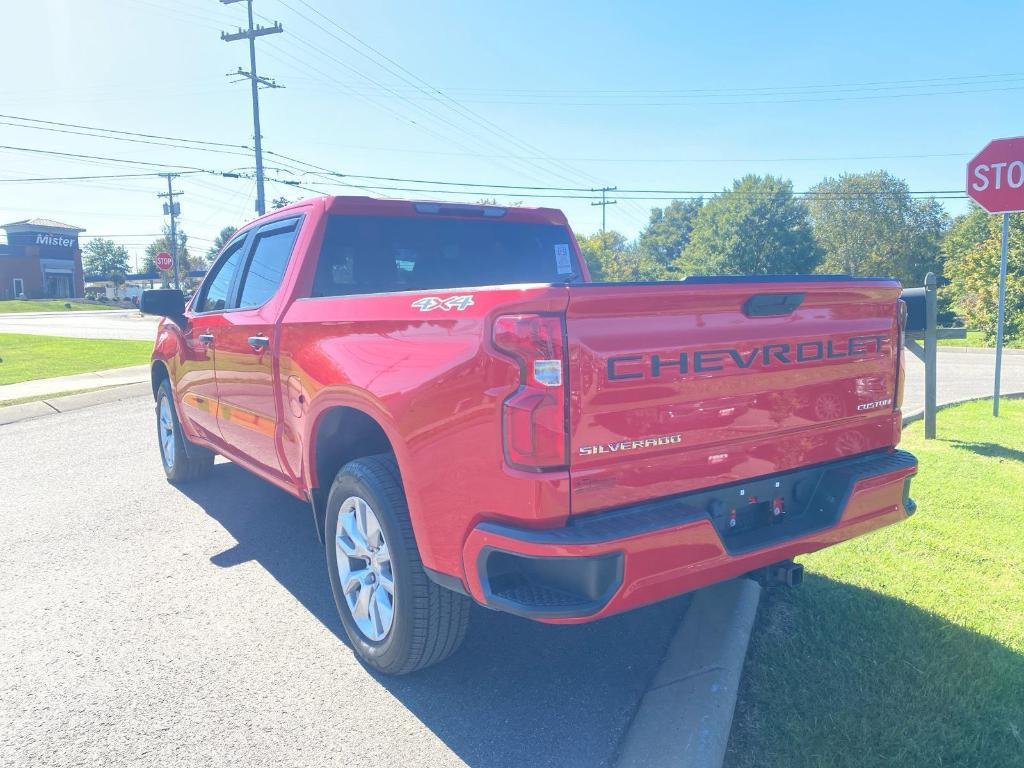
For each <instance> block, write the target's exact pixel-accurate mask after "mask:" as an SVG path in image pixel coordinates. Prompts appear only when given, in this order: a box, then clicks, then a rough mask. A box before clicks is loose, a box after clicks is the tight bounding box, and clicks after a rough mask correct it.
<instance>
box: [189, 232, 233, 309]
mask: <svg viewBox="0 0 1024 768" xmlns="http://www.w3.org/2000/svg"><path fill="white" fill-rule="evenodd" d="M245 241H246V237H245V235H242V236H241V237H240V238H238V241H237V242H235V243H233V244H232V245H231V246H229V247H228V249H227V250H226V251H225V252H224V255H223V256H222V257H221V259H220V261H218V262H217V264H216V265H215V266H214V268H213V271H212V272H210V274H209V275H207V277H206V282H204V283H203V287H202V293H200V294H199V299H198V300H197V301H196V303H195V306H194V311H195V312H222V311H223V310H225V309H228V308H229V303H230V300H231V296H230V293H231V285H232V284H233V283H234V280H235V273H236V272H237V271H238V267H239V265H240V264H241V263H242V255H243V249H242V246H243V245H245Z"/></svg>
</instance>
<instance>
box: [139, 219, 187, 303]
mask: <svg viewBox="0 0 1024 768" xmlns="http://www.w3.org/2000/svg"><path fill="white" fill-rule="evenodd" d="M163 229H164V234H163V237H160V238H158V239H156V240H154V241H153V242H152V243H150V244H149V245H147V246H146V258H145V259H144V260H143V262H142V271H143V272H145V273H147V274H154V273H157V272H159V273H160V279H161V281H162V284H163V286H164V288H166V287H167V286H168V285H170V284H171V283H172V282H173V275H174V272H173V268H172V269H167V270H161V269H157V268H156V255H157V254H158V253H160V251H167V252H168V253H174V251H172V250H171V229H170V227H168V226H166V225H165V226H164V228H163ZM177 241H178V276H179V278H180V280H181V284H182V285H183V286H188V285H190V282H189V278H188V273H189V271H190V270H191V269H192V256H191V254H190V253H189V250H188V235H187V234H185V232H184V231H183V230H181V229H178V231H177Z"/></svg>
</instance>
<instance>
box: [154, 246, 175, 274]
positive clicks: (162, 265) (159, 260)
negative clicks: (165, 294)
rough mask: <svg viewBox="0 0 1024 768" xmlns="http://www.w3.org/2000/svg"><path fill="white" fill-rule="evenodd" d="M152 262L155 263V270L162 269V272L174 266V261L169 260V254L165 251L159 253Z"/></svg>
mask: <svg viewBox="0 0 1024 768" xmlns="http://www.w3.org/2000/svg"><path fill="white" fill-rule="evenodd" d="M153 261H154V262H156V268H157V269H162V270H163V271H164V272H166V271H167V270H168V269H170V268H171V267H173V266H174V259H172V258H171V254H169V253H168V252H167V251H160V253H158V254H157V255H156V258H154V259H153Z"/></svg>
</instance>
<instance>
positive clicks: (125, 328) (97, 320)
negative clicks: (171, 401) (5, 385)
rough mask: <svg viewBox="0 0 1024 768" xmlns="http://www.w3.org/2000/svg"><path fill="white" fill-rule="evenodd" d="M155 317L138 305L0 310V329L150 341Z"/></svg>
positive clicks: (83, 337) (154, 332)
mask: <svg viewBox="0 0 1024 768" xmlns="http://www.w3.org/2000/svg"><path fill="white" fill-rule="evenodd" d="M157 319H158V318H155V317H152V316H146V315H141V314H139V311H138V310H137V309H125V310H120V309H106V310H102V309H101V310H96V311H94V312H31V313H23V314H18V313H10V314H0V333H30V334H33V335H36V336H71V337H73V338H77V339H141V340H143V341H153V340H154V339H155V338H156V324H157Z"/></svg>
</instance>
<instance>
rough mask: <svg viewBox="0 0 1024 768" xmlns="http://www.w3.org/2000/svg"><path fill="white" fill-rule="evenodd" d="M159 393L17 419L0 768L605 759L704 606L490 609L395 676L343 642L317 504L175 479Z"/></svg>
mask: <svg viewBox="0 0 1024 768" xmlns="http://www.w3.org/2000/svg"><path fill="white" fill-rule="evenodd" d="M152 422H153V409H152V401H151V400H149V399H148V398H138V399H135V400H128V401H122V402H120V403H113V404H109V405H104V406H97V407H94V408H89V409H85V410H81V411H75V412H71V413H65V414H59V415H54V416H51V417H44V418H40V419H35V420H32V421H25V422H21V423H17V424H12V425H8V426H4V427H0V477H2V478H3V485H2V492H0V493H2V498H3V510H4V525H3V526H2V527H0V552H2V553H3V555H2V567H0V638H3V640H2V642H0V669H2V670H3V672H2V674H0V723H2V727H0V765H12V766H14V765H18V766H22V765H25V766H30V765H48V766H52V765H59V766H65V765H115V764H117V765H120V764H131V765H145V766H149V765H152V766H160V768H165V767H166V766H178V765H216V766H221V765H237V766H250V765H268V766H270V765H272V766H321V765H322V766H328V765H330V766H344V765H372V766H403V767H407V766H419V765H429V766H449V765H463V764H468V765H472V766H524V765H529V766H600V765H605V764H607V763H608V761H609V760H610V759H611V758H612V756H613V754H614V750H615V748H616V745H617V743H618V740H619V739H620V737H621V735H622V733H623V730H624V728H625V727H626V726H627V724H628V723H629V721H630V718H631V717H632V714H633V711H634V709H635V707H636V704H637V701H638V699H639V696H640V694H641V692H642V691H643V689H644V687H645V685H646V684H647V682H648V681H649V679H650V678H651V676H652V674H653V673H654V670H655V669H656V667H657V664H658V663H659V661H660V660H661V658H662V654H663V653H664V650H665V647H666V646H667V643H668V641H669V638H670V637H671V635H672V632H673V631H674V629H675V627H676V626H677V624H678V621H679V619H680V617H681V615H682V613H683V611H684V609H685V600H675V601H671V602H667V603H663V604H660V605H656V606H652V607H649V608H645V609H641V610H638V611H634V612H632V613H629V614H626V615H624V616H619V617H615V618H612V619H608V620H605V621H602V622H598V623H596V624H591V625H585V626H579V627H549V626H544V625H540V624H534V623H532V622H528V621H526V620H523V619H518V618H516V617H513V616H508V615H505V614H499V613H495V612H491V611H487V610H485V609H483V608H478V609H475V610H474V612H473V616H472V623H471V627H470V634H469V637H468V638H467V641H466V643H465V645H464V646H463V648H462V649H461V650H460V651H458V652H457V653H456V655H455V656H453V657H452V658H451V659H449V660H448V661H446V662H445V663H443V664H441V665H439V666H437V667H434V668H432V669H428V670H424V671H423V672H421V673H418V674H416V675H413V676H410V677H407V678H400V679H387V678H380V677H378V676H376V675H374V674H372V673H370V672H368V671H367V670H366V669H365V668H364V667H362V666H361V665H360V664H359V663H358V662H357V661H356V660H355V659H354V657H353V656H352V654H351V652H350V651H349V649H348V648H347V647H346V646H345V645H344V643H343V642H342V640H341V639H340V636H341V634H342V631H341V627H340V624H339V621H338V619H337V617H336V614H335V608H334V605H333V602H332V599H331V593H330V589H329V587H328V584H327V578H326V574H325V573H324V568H325V566H324V560H323V555H322V553H321V549H320V546H319V545H318V544H317V542H316V539H315V536H314V533H313V530H312V524H311V522H310V512H309V510H308V508H307V506H306V505H304V504H303V503H300V502H299V501H297V500H295V499H293V498H292V497H290V496H288V495H287V494H285V493H283V492H281V491H278V490H277V489H275V488H274V487H272V486H270V485H268V484H267V483H265V482H263V481H261V480H258V479H257V478H255V477H254V476H252V475H250V474H248V473H247V472H245V471H243V470H241V469H238V468H237V467H235V466H234V465H232V464H230V463H219V464H218V465H217V466H216V468H215V471H214V474H213V477H212V479H210V480H208V481H204V482H201V483H198V484H196V485H193V486H189V487H188V488H187V490H178V489H176V488H174V487H172V486H170V485H168V484H167V482H166V481H165V480H164V477H163V473H162V471H161V469H160V465H159V458H158V453H157V448H156V443H155V440H154V437H155V435H154V434H153V432H154V427H153V423H152Z"/></svg>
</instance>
